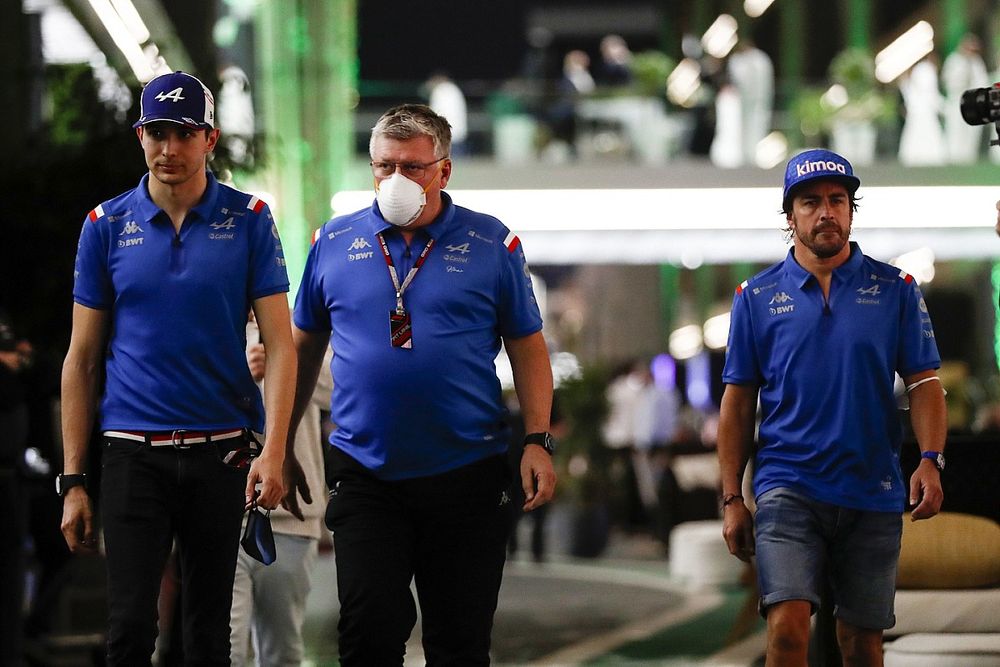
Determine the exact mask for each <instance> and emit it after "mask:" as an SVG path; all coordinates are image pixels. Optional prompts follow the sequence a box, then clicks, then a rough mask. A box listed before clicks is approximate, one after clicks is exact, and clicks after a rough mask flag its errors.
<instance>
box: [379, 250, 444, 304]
mask: <svg viewBox="0 0 1000 667" xmlns="http://www.w3.org/2000/svg"><path fill="white" fill-rule="evenodd" d="M375 237H376V238H377V239H378V243H379V246H381V248H382V255H383V257H385V265H386V266H388V267H389V277H390V278H391V279H392V286H393V287H394V288H395V289H396V313H398V314H399V315H403V314H405V313H406V309H405V308H403V293H404V292H406V288H407V287H409V286H410V283H412V282H413V278H414V276H416V275H417V271H419V270H420V267H421V266H423V265H424V261H425V260H426V259H427V255H429V254H430V252H431V248H433V247H434V239H433V237H432V238H431V239H430V240H429V241H427V245H425V246H424V249H423V250H422V251H421V252H420V256H419V257H417V261H416V262H414V263H413V267H412V268H411V269H410V271H409V272H408V273H407V274H406V278H404V279H403V282H402V284H400V282H399V276H398V275H397V274H396V265H395V264H394V263H393V261H392V255H391V254H389V245H388V244H387V243H386V242H385V239H384V238H383V237H382V232H379V233H377V234H376V235H375Z"/></svg>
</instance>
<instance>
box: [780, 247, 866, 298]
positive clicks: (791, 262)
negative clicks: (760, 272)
mask: <svg viewBox="0 0 1000 667" xmlns="http://www.w3.org/2000/svg"><path fill="white" fill-rule="evenodd" d="M850 246H851V255H850V257H848V258H847V261H846V262H844V263H843V264H841V265H840V266H838V267H837V268H835V269H834V270H833V275H834V276H837V277H839V278H840V279H841V280H844V279H846V278H847V277H848V276H850V275H852V274H854V273H856V272H857V271H859V270H860V269H861V264H862V262H864V255H863V254H862V253H861V248H860V247H859V246H858V244H857V243H855V242H854V241H850ZM784 264H785V273H786V274H787V275H788V276H789V277H790V278H791V279H792V280H794V281H795V284H796V285H798V287H799V288H800V289H801V288H803V287H805V286H806V283H808V282H809V281H810V280H813V279H814V277H813V274H811V273H809V272H808V271H806V270H805V269H804V268H802V265H801V264H799V263H798V262H797V261H795V247H794V246H792V247H791V248H789V249H788V254H787V255H786V256H785V262H784Z"/></svg>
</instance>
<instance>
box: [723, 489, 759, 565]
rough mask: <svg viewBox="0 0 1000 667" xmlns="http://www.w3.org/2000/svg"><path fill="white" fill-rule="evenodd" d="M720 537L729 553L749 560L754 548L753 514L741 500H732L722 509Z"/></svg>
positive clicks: (744, 560) (743, 559)
mask: <svg viewBox="0 0 1000 667" xmlns="http://www.w3.org/2000/svg"><path fill="white" fill-rule="evenodd" d="M722 512H723V521H722V537H724V538H725V540H726V546H727V547H729V553H731V554H733V555H734V556H736V557H737V558H739V559H740V560H741V561H743V562H745V563H749V562H750V558H751V557H752V556H753V555H754V553H755V551H756V548H755V547H754V541H753V516H751V515H750V510H748V509H747V506H746V505H745V504H744V503H743V501H742V500H741V501H738V502H737V501H733V502H731V503H729V504H728V505H726V506H725V507H724V508H723V510H722Z"/></svg>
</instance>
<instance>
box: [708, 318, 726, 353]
mask: <svg viewBox="0 0 1000 667" xmlns="http://www.w3.org/2000/svg"><path fill="white" fill-rule="evenodd" d="M729 316H730V314H729V313H723V314H721V315H716V316H715V317H710V318H708V319H707V320H705V324H704V326H702V333H703V335H704V338H705V347H707V348H708V349H710V350H721V349H722V348H724V347H725V346H726V345H728V344H729Z"/></svg>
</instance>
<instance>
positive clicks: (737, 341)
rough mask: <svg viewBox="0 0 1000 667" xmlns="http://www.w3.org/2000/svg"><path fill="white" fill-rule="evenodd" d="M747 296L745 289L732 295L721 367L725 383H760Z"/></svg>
mask: <svg viewBox="0 0 1000 667" xmlns="http://www.w3.org/2000/svg"><path fill="white" fill-rule="evenodd" d="M749 298H750V297H749V296H748V295H747V292H746V290H738V291H737V292H736V294H735V296H733V308H732V311H731V312H730V317H729V346H728V348H727V349H726V364H725V366H724V367H723V369H722V381H723V382H724V383H726V384H756V385H759V384H761V383H762V375H761V372H760V360H759V359H758V358H757V346H756V345H755V341H754V335H753V320H752V319H751V317H750V303H749Z"/></svg>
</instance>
